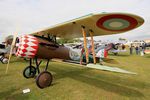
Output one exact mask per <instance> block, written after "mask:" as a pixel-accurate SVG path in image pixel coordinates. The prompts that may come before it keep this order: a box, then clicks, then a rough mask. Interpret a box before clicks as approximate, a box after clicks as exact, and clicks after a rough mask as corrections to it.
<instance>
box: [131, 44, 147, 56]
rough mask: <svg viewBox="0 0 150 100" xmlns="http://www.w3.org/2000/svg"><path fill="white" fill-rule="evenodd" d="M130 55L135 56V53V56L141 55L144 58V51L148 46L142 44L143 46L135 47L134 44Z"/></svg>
mask: <svg viewBox="0 0 150 100" xmlns="http://www.w3.org/2000/svg"><path fill="white" fill-rule="evenodd" d="M129 49H130V55H132V54H134V51H135V54H136V55H141V56H143V55H144V51H145V49H146V46H145V44H142V45H139V46H138V45H137V46H133V44H131V46H130V48H129Z"/></svg>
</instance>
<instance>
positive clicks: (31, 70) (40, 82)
mask: <svg viewBox="0 0 150 100" xmlns="http://www.w3.org/2000/svg"><path fill="white" fill-rule="evenodd" d="M49 61H50V60H48V61H47V64H46V67H45V70H44V71H43V72H41V73H40V69H39V66H40V64H41V62H42V61H40V62H38V60H37V59H35V64H36V68H35V67H34V66H32V59H30V65H29V66H28V67H26V68H25V69H24V71H23V76H24V77H25V78H33V77H35V75H36V72H38V76H37V77H36V84H37V86H38V87H39V88H41V89H43V88H46V87H48V86H50V85H51V83H52V79H53V78H52V74H51V73H50V72H48V71H47V69H48V65H49Z"/></svg>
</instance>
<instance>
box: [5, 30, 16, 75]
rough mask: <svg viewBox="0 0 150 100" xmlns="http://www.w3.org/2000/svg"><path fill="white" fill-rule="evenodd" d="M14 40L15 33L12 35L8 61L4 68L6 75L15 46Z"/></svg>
mask: <svg viewBox="0 0 150 100" xmlns="http://www.w3.org/2000/svg"><path fill="white" fill-rule="evenodd" d="M16 38H17V33H15V34H14V37H13V41H12V44H11V49H10V54H9V59H8V63H7V67H6V74H7V72H8V68H9V63H10V59H11V56H12V52H13V48H14V46H15V42H16Z"/></svg>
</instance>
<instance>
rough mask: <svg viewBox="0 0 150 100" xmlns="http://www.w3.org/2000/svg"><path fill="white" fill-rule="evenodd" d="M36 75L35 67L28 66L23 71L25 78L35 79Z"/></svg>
mask: <svg viewBox="0 0 150 100" xmlns="http://www.w3.org/2000/svg"><path fill="white" fill-rule="evenodd" d="M35 74H36V68H35V67H33V66H28V67H26V68H25V69H24V71H23V76H24V77H25V78H33V77H34V76H35Z"/></svg>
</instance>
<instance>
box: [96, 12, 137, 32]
mask: <svg viewBox="0 0 150 100" xmlns="http://www.w3.org/2000/svg"><path fill="white" fill-rule="evenodd" d="M96 25H97V27H99V28H101V29H104V30H106V31H128V30H131V29H133V28H135V27H136V26H137V25H138V22H137V20H136V19H135V18H133V17H130V16H127V15H121V14H113V15H106V16H103V17H101V18H100V19H99V20H98V21H97V22H96Z"/></svg>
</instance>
